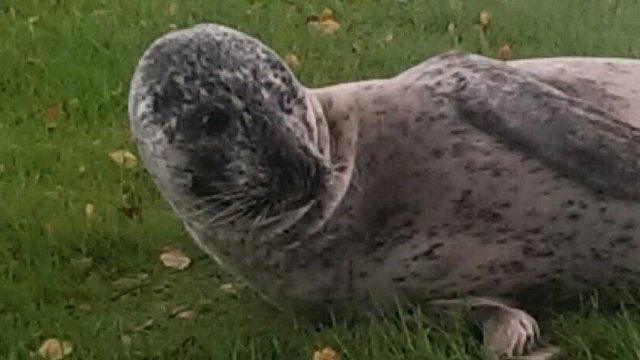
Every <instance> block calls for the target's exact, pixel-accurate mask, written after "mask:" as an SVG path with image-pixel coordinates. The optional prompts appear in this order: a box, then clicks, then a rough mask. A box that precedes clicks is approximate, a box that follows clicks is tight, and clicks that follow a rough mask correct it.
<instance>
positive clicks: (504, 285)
mask: <svg viewBox="0 0 640 360" xmlns="http://www.w3.org/2000/svg"><path fill="white" fill-rule="evenodd" d="M219 67H221V68H219ZM253 70H255V72H254V71H253ZM168 79H172V81H173V83H171V82H170V81H169V80H168ZM176 79H177V80H176ZM638 83H640V61H632V60H622V59H589V58H557V59H533V60H523V61H515V62H510V63H504V62H499V61H495V60H490V59H487V58H484V57H481V56H477V55H468V54H462V53H448V54H445V55H441V56H438V57H434V58H432V59H429V60H427V61H426V62H424V63H423V64H420V65H418V66H416V67H414V68H412V69H409V70H407V71H406V72H404V73H402V74H400V75H398V76H397V77H394V78H391V79H387V80H373V81H365V82H358V83H350V84H343V85H337V86H332V87H328V88H323V89H314V90H312V89H306V88H304V87H303V86H302V85H300V84H299V83H298V81H297V80H296V79H295V78H294V76H293V75H292V74H291V72H290V71H289V69H287V68H286V66H285V65H282V62H281V61H280V60H279V59H278V58H277V56H276V55H275V54H273V53H272V52H271V51H270V50H268V49H267V48H266V47H265V46H264V45H262V44H261V43H259V42H258V41H257V40H254V39H252V38H250V37H247V36H246V35H243V34H240V33H238V32H235V31H233V30H230V29H227V28H224V27H221V26H217V25H201V26H197V27H195V28H193V29H189V30H183V31H180V32H177V33H173V34H170V35H167V36H165V37H163V38H161V39H160V40H158V41H156V42H155V43H154V44H153V45H152V46H151V48H150V49H149V50H148V51H147V53H146V54H145V55H144V56H143V58H142V60H141V61H140V64H139V66H138V69H137V71H136V74H135V76H134V80H133V83H132V89H131V97H130V117H131V122H132V128H133V133H134V136H135V137H136V139H137V141H138V145H139V149H140V153H141V155H142V159H143V161H144V164H145V166H146V167H147V168H148V169H149V172H150V173H151V175H152V176H153V178H154V180H155V182H156V184H157V185H158V187H159V188H160V190H161V192H162V193H163V194H164V195H165V197H166V198H167V199H168V200H169V202H170V203H171V204H172V206H173V208H174V210H175V211H176V213H177V214H178V215H179V216H180V217H181V218H182V220H183V221H184V223H185V226H186V228H187V229H188V230H189V232H190V233H191V234H192V235H193V237H194V238H195V239H196V241H197V242H198V244H200V246H201V247H202V248H203V249H204V250H205V251H207V252H208V253H209V254H211V255H212V256H214V257H215V258H216V259H218V260H219V261H220V262H221V263H223V264H224V265H225V266H227V267H228V268H230V269H232V270H234V271H237V272H238V273H240V274H242V275H243V276H244V277H245V279H246V280H247V282H248V283H249V284H251V285H253V286H254V287H255V288H256V289H258V290H259V291H260V292H262V293H263V294H265V296H266V297H267V298H268V299H270V300H271V301H273V302H274V303H275V304H276V305H278V306H280V307H285V308H292V309H295V310H297V311H299V312H304V313H316V312H318V311H320V312H322V313H326V312H327V311H329V310H332V311H335V312H337V313H343V314H348V313H351V312H352V311H353V310H355V312H360V313H362V312H365V311H368V310H371V309H373V308H375V307H380V306H381V307H383V308H384V307H392V306H394V305H395V301H396V300H397V299H399V300H400V301H401V302H407V303H417V304H426V303H427V302H429V301H431V300H434V299H444V298H452V297H460V296H484V297H497V298H502V299H508V300H513V301H520V302H521V303H523V304H528V306H536V305H537V306H543V304H545V302H544V301H541V300H553V301H559V300H562V299H564V298H568V297H573V296H576V295H578V294H580V293H582V292H585V291H590V290H592V289H597V288H601V289H607V293H608V294H611V295H612V296H614V297H616V298H619V295H620V294H622V293H623V291H624V289H625V288H628V287H632V288H633V287H637V286H638V285H640V276H639V275H640V262H638V261H637V259H638V258H639V257H640V250H639V249H640V230H639V229H640V228H639V227H638V226H639V224H638V221H640V220H638V219H639V218H640V204H639V203H638V202H637V198H638V195H639V194H640V187H639V183H640V182H638V181H637V180H638V174H639V172H640V163H639V162H638V160H637V159H638V158H639V156H638V155H640V147H639V144H640V141H639V140H640V138H639V137H638V136H639V135H638V134H639V133H638V129H639V127H638V126H640V106H639V105H638V104H640V95H639V94H638V88H637V85H634V84H638ZM267 84H269V85H267ZM585 84H588V86H585ZM265 92H266V95H265ZM283 98H284V99H288V100H286V101H284V105H285V106H284V107H283V102H282V101H281V100H282V99H283ZM261 102H262V104H260V103H261ZM154 104H156V105H155V107H154ZM198 107H203V108H204V111H203V112H202V113H198V112H195V113H194V112H193V111H192V110H193V108H198ZM211 109H215V111H217V112H214V113H216V114H219V115H220V116H222V117H224V116H223V115H226V116H227V117H228V118H229V121H228V124H227V126H226V127H222V128H221V129H222V130H220V129H218V128H217V127H216V126H213V128H214V130H211V129H210V128H209V127H207V126H208V125H206V124H204V125H202V124H201V123H202V121H203V119H208V117H207V116H208V114H209V113H210V112H211ZM185 114H187V115H185ZM194 114H195V115H194ZM207 121H208V120H207ZM250 149H251V151H249V150H250ZM269 156H275V157H276V158H277V159H278V161H268V159H270V157H269ZM265 179H268V180H265ZM203 189H204V190H203ZM225 189H227V190H228V189H232V191H227V192H225ZM208 197H212V198H213V199H216V200H220V199H221V198H222V199H223V200H222V201H223V202H222V203H215V202H210V201H209V200H208V199H209V198H208ZM256 199H260V201H258V200H256ZM234 204H235V206H236V207H235V208H234V207H233V206H234ZM229 207H231V210H229ZM194 209H195V210H196V211H195V212H194V211H193V210H194ZM265 209H270V210H267V211H266V212H267V214H266V217H263V218H260V216H261V215H260V211H262V210H265ZM225 211H227V212H226V213H225ZM220 214H222V215H223V216H220ZM232 215H235V217H234V216H232ZM212 218H213V219H219V218H222V219H224V220H226V221H218V220H216V221H213V223H212V221H211V219H212ZM266 218H270V219H271V220H269V221H267V220H266ZM259 219H262V220H260V221H258V220H259ZM256 222H257V223H258V226H256V225H255V224H256ZM482 304H487V302H486V301H483V302H482ZM492 306H493V305H492ZM494 308H495V309H498V310H499V311H497V312H498V313H499V314H500V316H499V317H493V318H492V319H494V320H495V319H497V318H501V319H502V318H509V319H511V320H513V319H516V320H517V319H520V318H519V316H522V315H521V314H520V313H518V312H517V311H515V310H517V309H511V310H509V311H506V312H505V311H503V310H505V308H504V307H503V306H497V307H496V306H494ZM495 309H494V310H495ZM512 310H513V311H512ZM505 314H506V315H505ZM527 316H528V315H527ZM525 318H526V319H527V320H526V321H525V323H527V324H529V323H528V321H533V320H532V318H531V320H528V319H529V318H528V317H525ZM511 320H510V321H511ZM492 321H493V320H492ZM500 321H501V322H500V323H499V325H500V326H502V325H504V324H507V325H504V326H506V329H511V328H510V327H509V326H511V325H508V324H510V323H509V322H504V321H502V320H500ZM515 322H518V323H520V324H521V323H523V322H522V320H521V319H520V320H517V321H515ZM487 324H492V325H491V326H492V327H493V328H500V326H496V325H495V322H494V323H492V322H491V321H489V322H487ZM487 326H489V325H487ZM534 328H535V326H533V324H529V325H527V326H526V328H524V329H523V330H522V331H521V332H522V335H519V336H520V339H521V341H520V342H519V343H518V344H519V345H518V347H521V346H524V345H525V343H526V341H530V340H526V341H525V340H522V339H531V338H533V336H532V334H531V330H530V329H534ZM527 329H529V330H527ZM498 340H499V341H498ZM498 340H496V344H501V341H502V340H504V338H498ZM503 342H504V341H503ZM508 342H509V341H507V343H508ZM492 346H493V345H492ZM500 346H502V345H495V346H494V347H495V348H500ZM498 350H499V352H501V353H504V354H513V353H514V352H518V351H516V350H514V347H510V348H509V349H502V348H500V349H498Z"/></svg>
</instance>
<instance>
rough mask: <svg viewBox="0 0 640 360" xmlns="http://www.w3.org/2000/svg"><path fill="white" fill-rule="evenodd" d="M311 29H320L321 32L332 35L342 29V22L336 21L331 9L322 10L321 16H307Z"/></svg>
mask: <svg viewBox="0 0 640 360" xmlns="http://www.w3.org/2000/svg"><path fill="white" fill-rule="evenodd" d="M307 26H308V27H309V29H311V30H314V31H318V32H320V33H321V34H327V35H332V34H335V33H336V32H338V30H340V23H339V22H338V21H336V19H335V18H334V16H333V11H332V10H331V9H328V8H327V9H324V10H322V14H321V15H320V17H318V16H315V15H311V16H309V17H308V18H307Z"/></svg>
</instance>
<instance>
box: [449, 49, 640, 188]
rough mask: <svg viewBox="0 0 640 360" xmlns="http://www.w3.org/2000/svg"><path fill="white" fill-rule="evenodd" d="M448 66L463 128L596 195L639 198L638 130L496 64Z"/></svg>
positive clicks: (460, 57)
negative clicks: (452, 68) (518, 150)
mask: <svg viewBox="0 0 640 360" xmlns="http://www.w3.org/2000/svg"><path fill="white" fill-rule="evenodd" d="M452 58H454V59H452ZM452 60H453V63H454V64H455V68H456V71H454V72H453V73H452V76H453V81H454V83H455V85H454V89H453V97H454V99H455V101H456V105H457V110H458V111H459V113H460V115H461V116H462V117H463V118H464V119H465V120H467V121H469V122H470V123H472V124H473V125H474V126H476V127H478V128H480V129H481V130H483V131H486V132H487V133H490V134H492V135H494V136H495V137H497V138H498V139H499V140H500V141H504V142H505V143H507V144H510V145H512V146H516V147H520V148H522V149H523V150H524V151H526V152H527V153H528V154H531V155H533V156H537V157H539V158H541V159H542V160H543V161H545V162H546V163H548V164H549V166H551V167H553V168H555V169H556V170H557V171H559V172H560V173H561V174H563V175H565V176H567V177H571V178H573V179H575V180H576V181H579V182H581V183H583V184H585V185H587V186H589V187H591V188H593V189H594V190H596V191H601V192H603V193H606V194H609V195H612V196H615V197H619V198H626V199H638V198H640V162H639V161H638V159H640V129H639V128H637V127H634V126H632V125H630V124H628V123H627V122H624V121H622V120H620V119H617V118H616V117H615V116H614V115H612V114H610V113H608V112H607V111H605V110H604V109H602V108H600V107H598V106H596V105H595V104H592V103H590V102H588V101H584V100H582V99H578V98H575V97H571V96H568V95H566V94H564V93H563V92H561V91H560V90H558V89H556V88H554V87H553V86H551V85H548V84H546V83H544V82H542V81H540V80H538V79H537V78H536V77H534V76H532V75H530V74H528V73H526V72H524V71H521V70H519V69H516V68H514V67H511V66H509V65H507V64H505V63H503V62H499V61H495V60H491V59H487V58H484V57H482V56H476V55H466V54H455V55H448V57H447V61H452Z"/></svg>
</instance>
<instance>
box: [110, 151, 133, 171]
mask: <svg viewBox="0 0 640 360" xmlns="http://www.w3.org/2000/svg"><path fill="white" fill-rule="evenodd" d="M109 158H110V159H111V161H113V162H114V163H116V164H117V165H119V166H123V167H125V168H127V169H131V168H134V167H136V166H137V165H138V158H137V157H136V156H135V155H133V154H132V153H131V152H130V151H129V150H115V151H112V152H110V153H109Z"/></svg>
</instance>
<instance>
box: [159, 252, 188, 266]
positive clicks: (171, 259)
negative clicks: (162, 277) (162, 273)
mask: <svg viewBox="0 0 640 360" xmlns="http://www.w3.org/2000/svg"><path fill="white" fill-rule="evenodd" d="M160 260H161V261H162V264H163V265H164V266H165V267H168V268H172V269H177V270H184V269H186V268H188V267H189V265H190V264H191V259H190V258H189V257H188V256H187V255H185V253H183V252H182V251H181V250H178V249H172V250H167V251H165V252H164V253H163V254H162V255H160Z"/></svg>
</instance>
